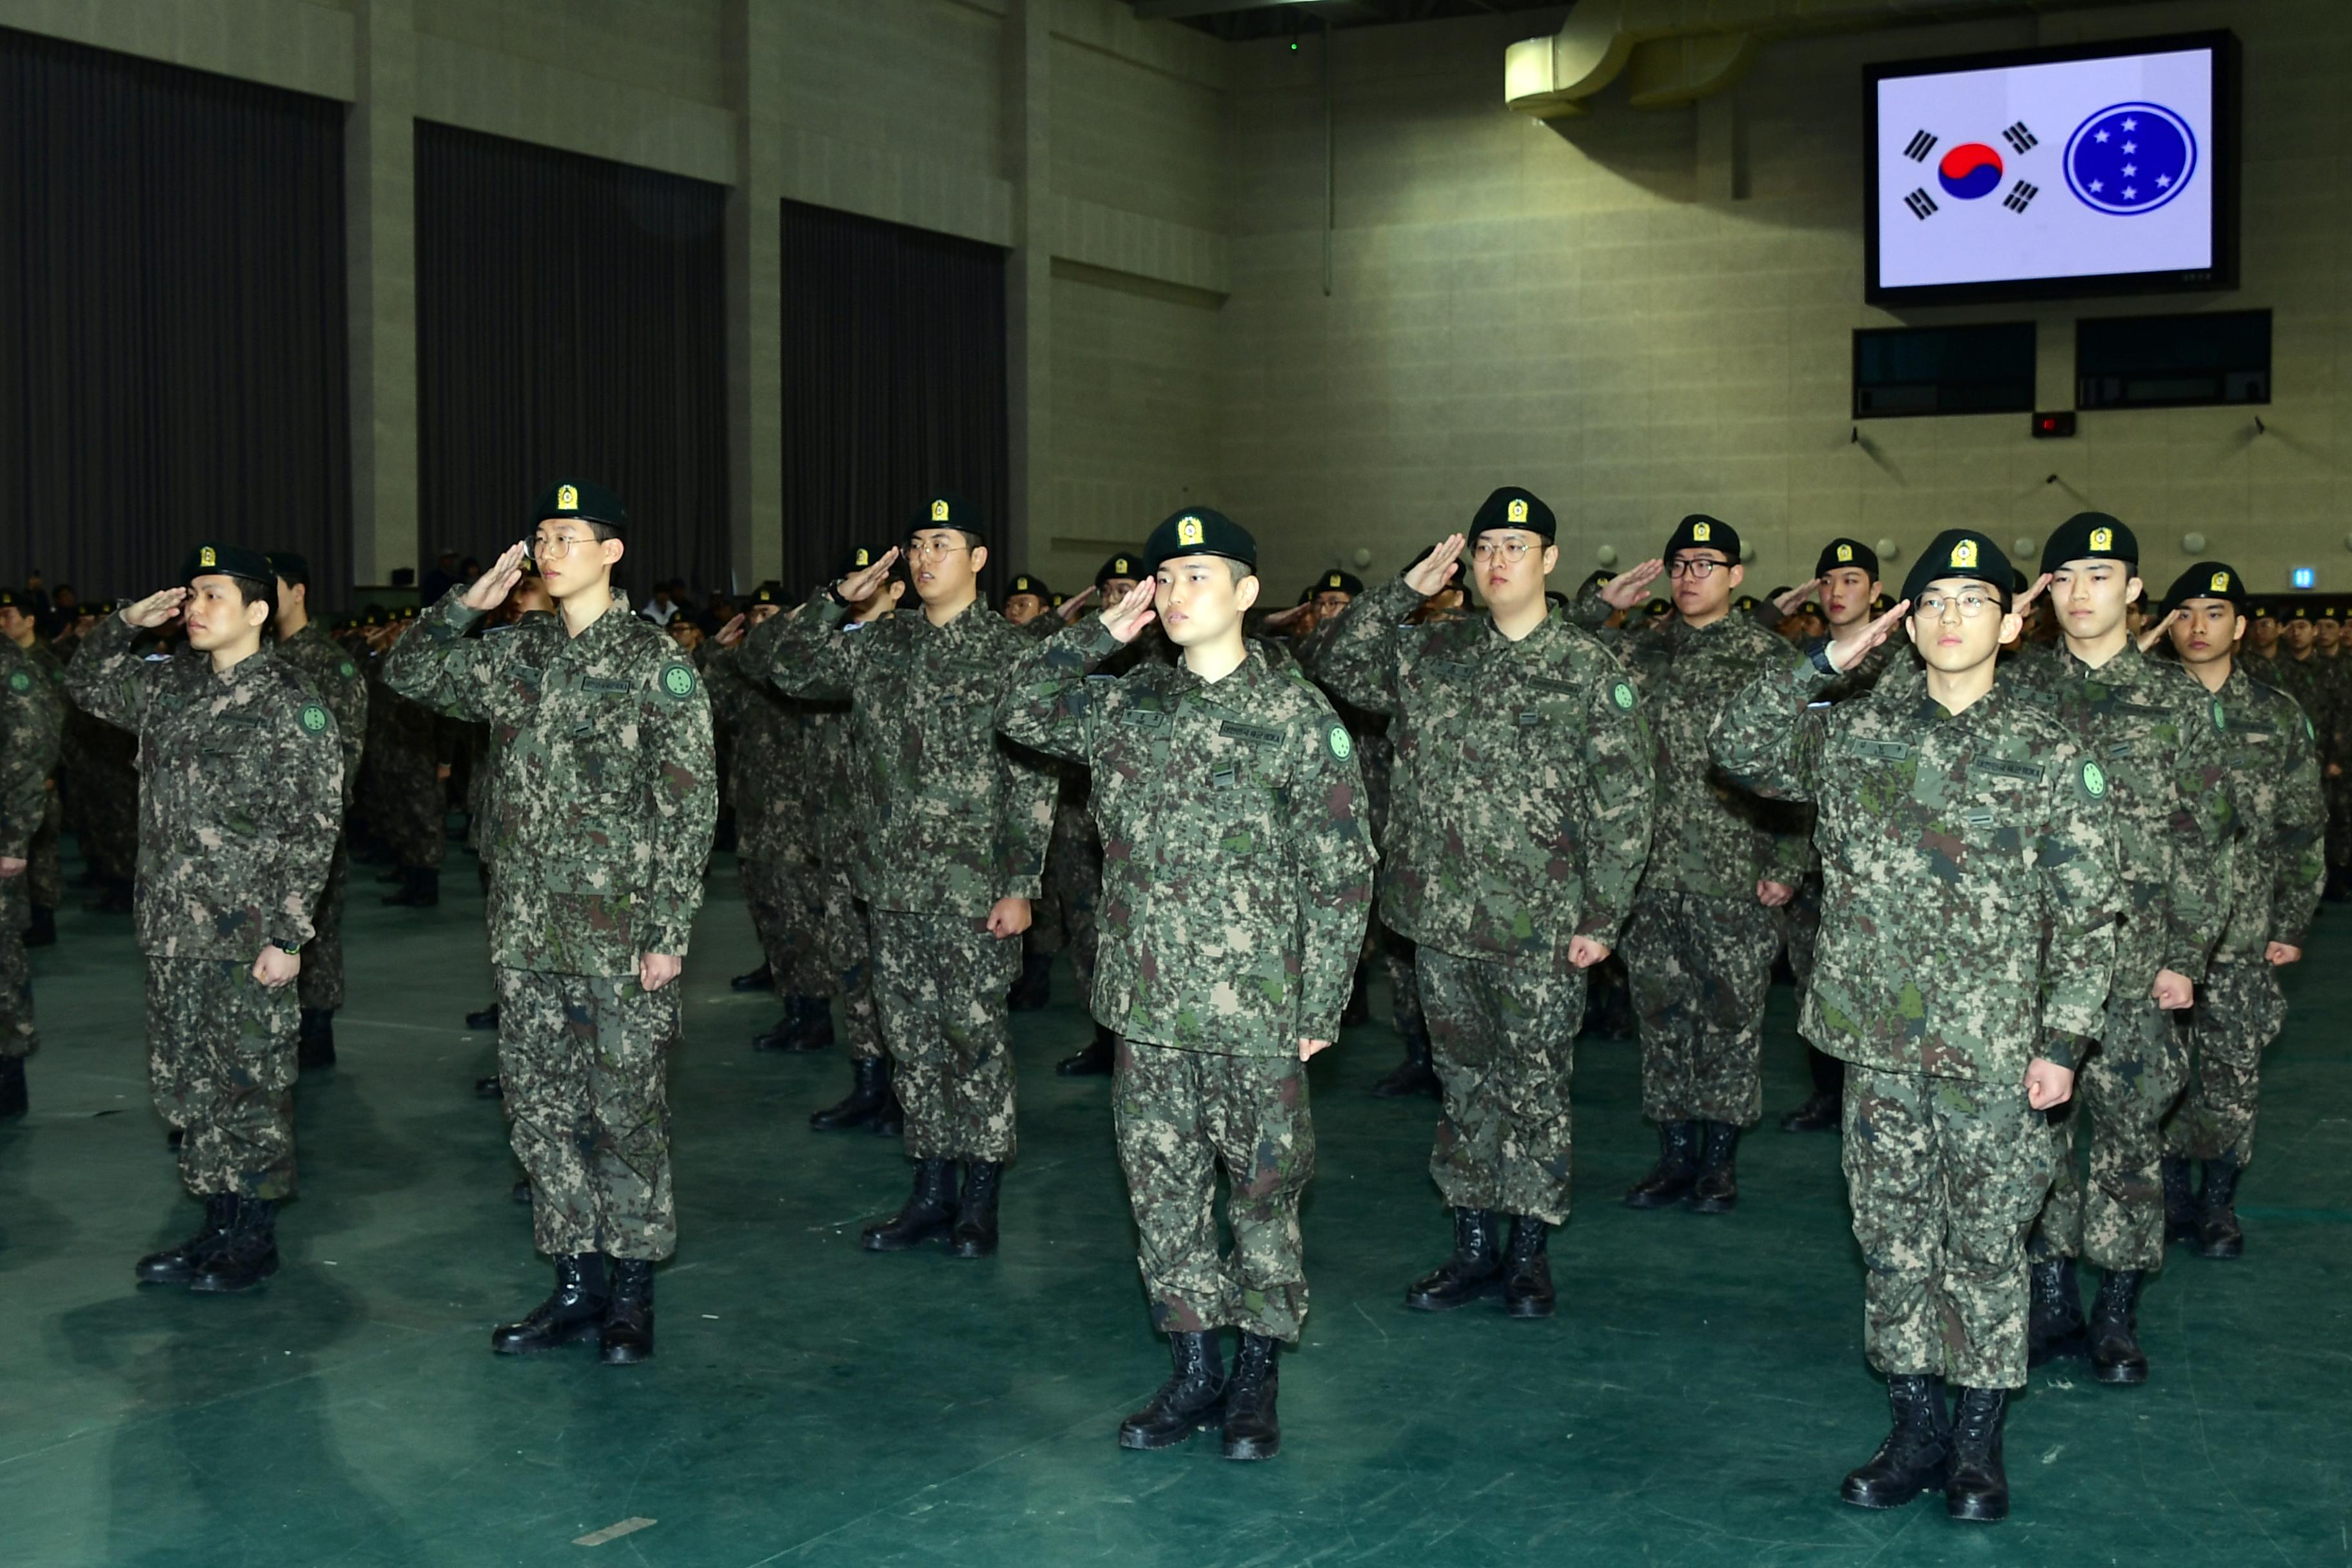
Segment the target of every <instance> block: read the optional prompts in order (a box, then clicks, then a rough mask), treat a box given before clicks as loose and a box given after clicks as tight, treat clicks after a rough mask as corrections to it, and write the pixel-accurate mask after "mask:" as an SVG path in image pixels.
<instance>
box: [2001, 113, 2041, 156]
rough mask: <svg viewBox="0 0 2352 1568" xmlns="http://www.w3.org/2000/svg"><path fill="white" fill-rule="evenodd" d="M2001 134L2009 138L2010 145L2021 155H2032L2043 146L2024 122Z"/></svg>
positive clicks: (2019, 122)
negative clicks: (2037, 148)
mask: <svg viewBox="0 0 2352 1568" xmlns="http://www.w3.org/2000/svg"><path fill="white" fill-rule="evenodd" d="M2001 134H2002V135H2003V136H2006V137H2007V138H2009V144H2010V145H2011V147H2013V148H2015V149H2016V150H2017V151H2018V152H2020V153H2031V152H2032V151H2033V149H2035V148H2036V147H2039V146H2041V145H2042V142H2041V141H2040V139H2039V138H2037V137H2036V136H2035V135H2034V134H2033V132H2031V131H2028V130H2027V129H2026V128H2025V121H2022V120H2021V121H2018V122H2017V123H2016V124H2014V125H2012V126H2011V127H2010V128H2009V129H2008V130H2006V131H2004V132H2001Z"/></svg>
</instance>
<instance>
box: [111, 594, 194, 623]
mask: <svg viewBox="0 0 2352 1568" xmlns="http://www.w3.org/2000/svg"><path fill="white" fill-rule="evenodd" d="M187 596H188V591H187V589H185V588H165V589H163V590H162V591H161V592H159V593H153V594H150V595H147V596H146V597H145V598H143V599H142V600H140V601H139V602H138V603H137V604H135V605H123V606H122V618H123V620H124V621H125V622H127V623H128V624H129V625H131V626H144V627H147V628H150V629H152V628H153V627H156V626H162V625H163V623H164V622H166V621H168V620H170V619H171V618H172V617H173V616H176V615H178V614H179V613H180V603H181V601H182V600H184V599H185V598H186V597H187Z"/></svg>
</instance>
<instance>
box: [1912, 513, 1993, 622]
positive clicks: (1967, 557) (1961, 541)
mask: <svg viewBox="0 0 2352 1568" xmlns="http://www.w3.org/2000/svg"><path fill="white" fill-rule="evenodd" d="M2016 571H2017V569H2016V568H2015V567H2013V566H2011V564H2010V563H2009V557H2008V556H2006V555H2004V554H2002V553H2001V550H2000V545H1998V544H1995V543H1994V542H1992V541H1991V540H1990V539H1989V538H1987V537H1986V536H1985V535H1983V534H1981V533H1979V532H1978V531H1976V530H1975V529H1972V528H1948V529H1946V530H1944V531H1943V532H1941V533H1939V534H1937V535H1936V537H1935V539H1934V541H1933V542H1931V543H1929V544H1928V546H1927V549H1925V550H1923V551H1921V552H1919V559H1918V560H1916V561H1915V562H1913V563H1911V573H1910V575H1908V576H1906V577H1905V578H1904V579H1903V596H1904V597H1905V598H1906V599H1908V600H1910V601H1911V602H1912V603H1913V604H1914V605H1916V604H1917V603H1918V602H1919V595H1920V594H1921V593H1922V592H1924V591H1925V590H1926V588H1927V584H1930V583H1933V582H1935V581H1937V579H1938V578H1943V577H1964V578H1968V579H1969V580H1971V581H1974V582H1978V583H1990V584H1992V585H1993V586H1994V587H1996V588H1998V589H2000V591H2001V592H2002V593H2003V594H2011V593H2014V592H2015V591H2016V590H2015V589H2013V588H2012V587H2011V583H2012V582H2013V581H2014V580H2015V578H2016Z"/></svg>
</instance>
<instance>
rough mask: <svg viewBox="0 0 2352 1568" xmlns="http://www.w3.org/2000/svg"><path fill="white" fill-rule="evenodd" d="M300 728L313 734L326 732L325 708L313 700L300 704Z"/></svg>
mask: <svg viewBox="0 0 2352 1568" xmlns="http://www.w3.org/2000/svg"><path fill="white" fill-rule="evenodd" d="M301 722H302V728H303V729H304V730H306V731H309V732H310V733H311V734H313V735H323V734H325V733H326V732H327V710H325V709H324V708H321V707H320V706H319V705H318V704H317V703H315V702H305V703H304V704H302V714H301Z"/></svg>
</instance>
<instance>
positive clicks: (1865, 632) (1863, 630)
mask: <svg viewBox="0 0 2352 1568" xmlns="http://www.w3.org/2000/svg"><path fill="white" fill-rule="evenodd" d="M1910 613H1911V601H1910V600H1908V599H1906V600H1904V601H1903V602H1902V603H1901V604H1899V605H1895V607H1894V608H1893V609H1891V610H1889V611H1887V612H1886V613H1885V615H1883V616H1877V617H1876V618H1874V619H1873V620H1871V621H1869V622H1867V623H1866V624H1864V626H1861V627H1860V628H1859V629H1857V630H1854V631H1851V632H1848V633H1847V634H1846V635H1845V636H1843V637H1840V638H1838V639H1837V640H1836V641H1835V642H1833V643H1832V644H1830V646H1829V650H1828V653H1829V661H1830V668H1832V669H1834V670H1838V671H1841V672H1843V671H1845V670H1849V669H1852V668H1853V667H1854V666H1855V665H1857V664H1859V663H1861V662H1862V660H1863V658H1864V656H1865V655H1867V654H1868V653H1869V652H1870V650H1871V649H1872V648H1874V647H1877V646H1878V645H1879V644H1880V643H1883V642H1885V640H1886V639H1887V638H1888V637H1892V636H1894V635H1895V622H1897V621H1899V620H1901V619H1902V618H1903V617H1904V616H1907V615H1909V614H1910Z"/></svg>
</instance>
